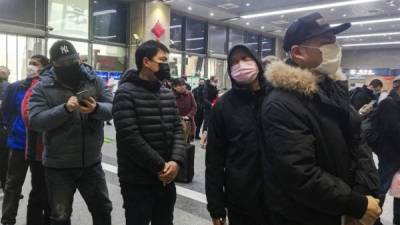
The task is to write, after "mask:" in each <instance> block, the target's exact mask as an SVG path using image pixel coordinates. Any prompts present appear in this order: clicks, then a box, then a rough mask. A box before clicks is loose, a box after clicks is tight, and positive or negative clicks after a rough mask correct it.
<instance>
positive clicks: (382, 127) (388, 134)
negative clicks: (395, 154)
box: [377, 97, 400, 146]
mask: <svg viewBox="0 0 400 225" xmlns="http://www.w3.org/2000/svg"><path fill="white" fill-rule="evenodd" d="M396 109H397V106H396V102H395V101H394V100H393V99H392V98H391V97H387V98H386V99H385V100H383V101H382V102H381V103H380V104H379V106H378V112H377V113H378V122H379V124H378V128H379V133H380V134H382V135H384V136H385V139H390V140H391V142H392V143H397V146H400V122H399V121H400V115H399V112H398V111H397V110H396Z"/></svg>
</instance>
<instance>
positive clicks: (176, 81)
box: [172, 78, 186, 87]
mask: <svg viewBox="0 0 400 225" xmlns="http://www.w3.org/2000/svg"><path fill="white" fill-rule="evenodd" d="M185 83H186V82H185V80H184V79H183V78H177V79H174V80H173V81H172V87H176V86H183V85H185Z"/></svg>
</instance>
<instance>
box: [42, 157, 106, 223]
mask: <svg viewBox="0 0 400 225" xmlns="http://www.w3.org/2000/svg"><path fill="white" fill-rule="evenodd" d="M45 176H46V182H47V189H48V193H49V203H50V208H51V216H50V221H51V224H52V225H71V213H72V203H73V200H74V194H75V191H76V190H77V189H78V190H79V192H80V193H81V195H82V197H83V199H84V200H85V202H86V205H87V206H88V208H89V211H90V213H91V214H92V219H93V225H111V210H112V203H111V201H110V199H109V197H108V189H107V185H106V180H105V174H104V171H103V168H102V167H101V164H100V163H98V164H97V165H95V166H92V167H89V168H82V169H52V168H45Z"/></svg>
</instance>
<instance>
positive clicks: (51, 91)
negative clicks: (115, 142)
mask: <svg viewBox="0 0 400 225" xmlns="http://www.w3.org/2000/svg"><path fill="white" fill-rule="evenodd" d="M50 56H51V62H52V64H53V66H52V67H50V68H48V69H47V70H45V71H43V72H42V75H43V76H42V77H43V79H42V80H41V81H40V83H39V84H38V85H37V86H36V87H35V88H34V89H33V91H32V96H31V98H30V101H29V118H30V125H31V127H32V129H34V130H37V131H39V132H42V133H43V135H44V146H45V149H44V154H43V165H44V167H45V174H46V182H47V186H48V193H49V204H50V208H51V217H50V219H51V224H52V225H70V224H71V220H70V217H71V213H72V202H73V198H74V193H75V191H76V189H78V190H79V192H80V193H81V195H82V197H83V198H84V200H85V202H86V204H87V205H88V208H89V211H90V213H91V214H92V217H93V224H94V225H111V210H112V204H111V201H110V199H109V196H108V190H107V185H106V181H105V176H104V171H103V168H102V167H101V147H102V145H103V140H104V131H103V123H104V121H106V120H110V119H111V117H112V114H111V109H112V95H111V92H110V91H109V90H108V89H107V88H105V87H104V86H105V85H104V82H103V81H102V79H101V78H99V77H97V76H96V74H95V73H94V71H93V70H92V69H91V67H90V66H88V65H85V64H80V63H79V55H78V53H77V52H76V50H75V47H74V46H73V45H72V44H71V43H70V42H68V41H65V40H61V41H57V42H56V43H54V45H53V46H52V47H51V49H50Z"/></svg>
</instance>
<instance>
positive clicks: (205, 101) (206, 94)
mask: <svg viewBox="0 0 400 225" xmlns="http://www.w3.org/2000/svg"><path fill="white" fill-rule="evenodd" d="M209 94H210V93H209V87H208V86H207V85H206V86H205V87H204V89H203V104H204V106H205V108H206V109H211V107H212V103H211V101H210V100H208V98H209Z"/></svg>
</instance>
